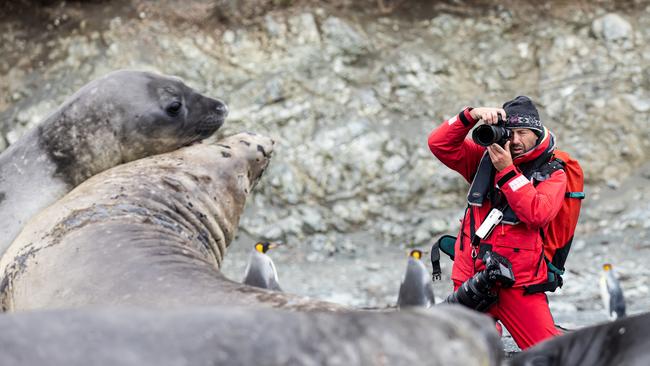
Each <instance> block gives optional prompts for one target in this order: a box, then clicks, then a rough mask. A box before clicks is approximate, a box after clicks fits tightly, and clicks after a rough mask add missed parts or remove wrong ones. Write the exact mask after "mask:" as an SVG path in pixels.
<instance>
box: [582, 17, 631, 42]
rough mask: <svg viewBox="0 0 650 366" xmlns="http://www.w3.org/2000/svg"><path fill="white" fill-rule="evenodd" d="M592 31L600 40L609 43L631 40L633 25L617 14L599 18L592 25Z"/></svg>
mask: <svg viewBox="0 0 650 366" xmlns="http://www.w3.org/2000/svg"><path fill="white" fill-rule="evenodd" d="M591 30H592V32H593V33H594V34H595V35H596V37H598V38H602V39H604V40H606V41H609V42H618V41H623V40H627V39H631V38H632V36H633V29H632V25H631V24H630V23H629V22H628V21H627V20H625V19H624V18H623V17H621V16H620V15H618V14H616V13H609V14H606V15H604V16H602V17H600V18H597V19H595V20H594V21H593V23H592V24H591Z"/></svg>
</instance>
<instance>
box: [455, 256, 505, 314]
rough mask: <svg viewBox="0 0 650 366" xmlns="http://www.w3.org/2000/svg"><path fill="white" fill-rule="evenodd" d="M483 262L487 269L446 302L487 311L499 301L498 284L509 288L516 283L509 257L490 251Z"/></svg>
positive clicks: (464, 284)
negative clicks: (495, 288)
mask: <svg viewBox="0 0 650 366" xmlns="http://www.w3.org/2000/svg"><path fill="white" fill-rule="evenodd" d="M483 262H484V263H485V270H483V271H481V272H478V273H476V274H475V275H474V276H473V277H472V278H470V279H469V280H467V281H465V282H463V284H462V285H461V286H460V287H459V288H458V290H456V292H454V293H453V294H451V295H449V296H448V297H447V299H446V300H445V302H446V303H449V304H461V305H464V306H466V307H468V308H470V309H474V310H476V311H480V312H485V311H487V310H488V309H489V308H490V306H492V305H493V304H494V303H495V302H496V301H497V298H498V296H497V293H496V291H494V287H495V286H496V285H500V286H501V287H504V288H507V287H512V285H514V284H515V275H514V274H513V273H512V263H510V261H509V260H508V259H507V258H505V257H503V256H501V255H499V254H497V253H494V252H492V251H488V252H486V253H485V256H483Z"/></svg>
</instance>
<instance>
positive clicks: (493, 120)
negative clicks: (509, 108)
mask: <svg viewBox="0 0 650 366" xmlns="http://www.w3.org/2000/svg"><path fill="white" fill-rule="evenodd" d="M469 114H471V115H472V118H474V120H476V121H478V120H479V119H481V120H483V123H485V124H488V125H495V124H497V122H498V115H499V114H500V115H501V118H503V119H504V120H505V119H506V111H505V110H503V108H492V107H479V108H474V109H472V110H471V111H470V112H469Z"/></svg>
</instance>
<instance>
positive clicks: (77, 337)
mask: <svg viewBox="0 0 650 366" xmlns="http://www.w3.org/2000/svg"><path fill="white" fill-rule="evenodd" d="M0 329H2V332H0V353H2V361H3V363H4V364H7V365H23V366H32V365H33V366H37V365H48V366H64V365H65V366H85V365H94V366H113V365H121V366H158V365H176V366H180V365H229V366H248V365H329V366H333V365H345V366H366V365H397V366H402V365H404V366H406V365H409V366H410V365H457V366H470V365H484V366H498V365H500V360H501V354H502V353H503V351H502V348H503V346H502V345H501V340H500V338H499V336H498V335H497V332H496V331H495V329H494V322H492V321H491V320H490V318H488V317H487V316H485V315H482V314H479V313H476V312H473V311H470V310H467V309H462V308H460V307H454V308H451V307H449V306H448V307H447V308H445V307H436V308H433V309H427V310H426V311H424V310H421V311H402V312H349V313H327V312H308V313H303V312H289V311H282V310H278V309H263V308H258V309H252V308H241V307H213V306H211V307H206V308H193V307H187V308H183V309H173V310H151V309H116V308H112V309H74V310H56V311H52V310H48V311H33V312H31V311H30V312H22V313H12V314H0ZM35 347H36V348H37V349H35Z"/></svg>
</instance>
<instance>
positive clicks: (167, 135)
mask: <svg viewBox="0 0 650 366" xmlns="http://www.w3.org/2000/svg"><path fill="white" fill-rule="evenodd" d="M107 78H110V79H112V80H111V81H110V82H109V84H110V85H111V86H112V87H114V88H116V89H117V90H115V92H114V94H119V97H118V99H122V100H123V102H122V103H123V104H128V103H129V101H135V100H139V102H138V103H131V105H130V110H129V111H127V112H126V113H127V114H128V115H129V117H130V119H129V122H128V123H126V124H125V125H123V127H122V128H123V134H122V136H121V137H122V139H123V140H124V141H125V142H126V143H125V144H124V145H125V146H127V147H131V148H132V151H131V152H130V154H134V155H140V152H139V151H137V150H138V145H140V146H139V147H140V148H141V149H148V150H149V151H155V150H161V151H155V153H161V152H166V151H170V150H174V149H176V148H178V147H180V146H183V145H187V144H191V143H193V142H196V141H199V140H202V139H204V138H206V137H209V136H210V135H212V134H213V133H214V132H215V131H216V130H217V129H219V127H221V126H222V125H223V123H224V121H225V118H226V116H227V115H228V108H227V107H226V105H225V104H224V102H222V101H220V100H217V99H213V98H209V97H206V96H204V95H202V94H200V93H198V92H197V91H195V90H194V89H192V88H190V87H188V86H187V85H185V84H184V83H183V82H182V81H181V80H180V79H178V78H175V77H169V76H162V75H156V74H152V73H147V72H139V71H128V70H124V71H118V72H115V73H112V74H110V75H109V76H107ZM142 141H147V142H146V143H142ZM153 141H155V142H154V143H152V142H153ZM127 154H128V153H127ZM147 155H150V153H147ZM129 160H131V159H129Z"/></svg>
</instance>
